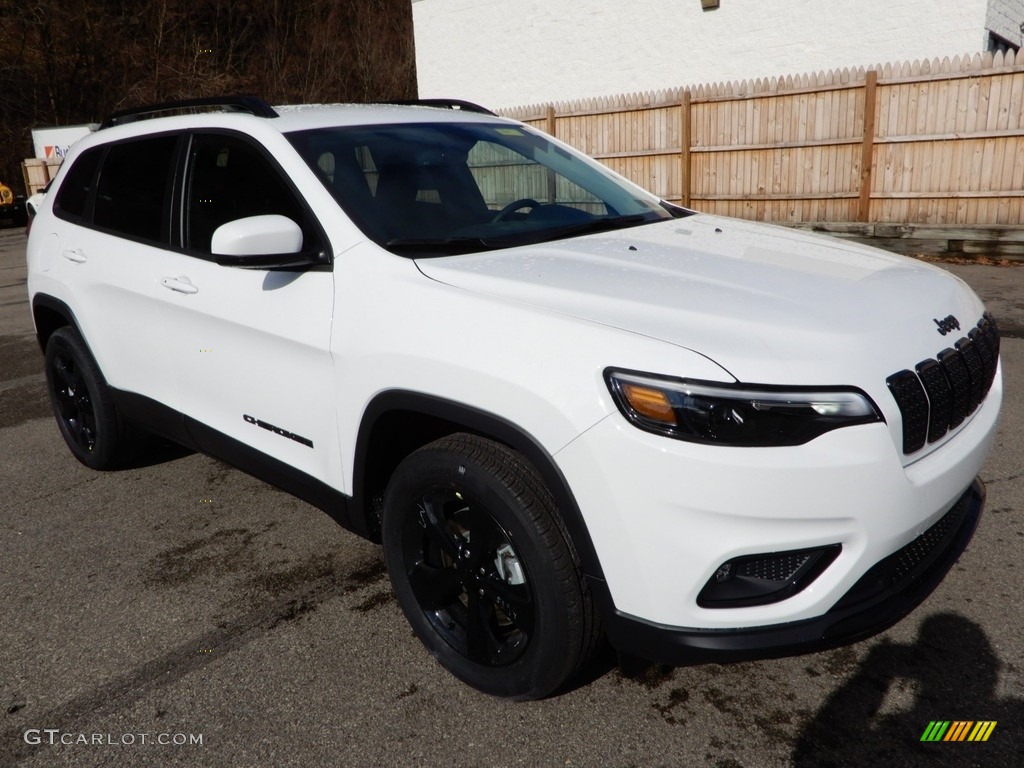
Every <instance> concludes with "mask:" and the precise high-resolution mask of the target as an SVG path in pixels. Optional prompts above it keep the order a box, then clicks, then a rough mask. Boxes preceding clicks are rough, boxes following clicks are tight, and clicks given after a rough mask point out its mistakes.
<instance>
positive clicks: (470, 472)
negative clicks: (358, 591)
mask: <svg viewBox="0 0 1024 768" xmlns="http://www.w3.org/2000/svg"><path fill="white" fill-rule="evenodd" d="M382 534H383V543H384V556H385V559H386V561H387V566H388V572H389V574H390V576H391V582H392V585H393V587H394V590H395V595H396V597H397V598H398V602H399V605H400V606H401V608H402V611H403V612H404V613H405V616H406V618H407V619H408V620H409V623H410V624H411V625H412V628H413V630H414V631H415V633H416V635H417V636H418V637H419V639H420V640H421V641H422V642H423V644H424V645H425V646H426V647H427V649H428V650H429V651H430V652H431V654H433V655H434V657H435V658H437V660H438V661H439V662H440V663H441V664H442V665H443V666H444V667H446V668H447V669H448V670H449V671H450V672H452V673H453V674H454V675H455V676H456V677H458V678H460V679H461V680H463V681H465V682H466V683H468V684H470V685H472V686H473V687H475V688H477V689H478V690H481V691H484V692H485V693H490V694H494V695H496V696H505V697H509V698H514V699H536V698H541V697H543V696H547V695H549V694H550V693H552V692H553V691H555V690H556V689H557V688H559V687H560V686H562V685H563V684H564V683H565V682H566V681H567V680H569V679H570V678H571V677H572V676H573V675H574V674H575V673H576V672H577V671H578V670H579V669H580V668H581V667H582V666H583V665H584V664H585V663H586V662H587V661H588V660H589V659H590V657H591V655H592V653H593V651H594V649H595V648H596V646H597V642H598V639H599V637H600V627H599V626H598V621H597V619H596V614H595V611H594V608H593V604H592V597H591V594H590V591H589V589H588V588H587V586H586V582H585V581H584V579H583V574H582V570H581V567H580V563H579V558H578V556H577V554H576V552H575V550H574V548H573V546H572V542H571V539H570V538H569V536H568V534H567V532H566V529H565V526H564V524H563V523H562V521H561V518H560V517H559V515H558V510H557V508H556V507H555V504H554V502H553V499H552V497H551V494H550V493H549V492H548V490H547V488H546V487H545V486H544V484H543V482H542V481H541V480H540V478H539V476H538V475H537V472H536V470H535V469H534V468H533V467H532V465H530V464H529V462H527V461H526V459H525V458H524V457H522V456H521V455H520V454H517V453H516V452H514V451H512V450H511V449H509V448H507V447H506V446H504V445H501V444H499V443H496V442H493V441H491V440H487V439H485V438H482V437H477V436H473V435H467V434H456V435H452V436H450V437H446V438H442V439H440V440H437V441H436V442H434V443H431V444H430V445H427V446H425V447H423V448H421V449H419V450H418V451H415V452H414V453H412V454H411V455H409V456H408V457H406V459H405V460H404V461H403V462H402V463H401V464H400V465H399V467H398V469H397V470H395V473H394V475H393V476H392V479H391V483H390V484H389V486H388V490H387V493H386V495H385V501H384V511H383V526H382Z"/></svg>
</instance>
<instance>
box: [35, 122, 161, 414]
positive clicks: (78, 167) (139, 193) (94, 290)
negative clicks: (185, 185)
mask: <svg viewBox="0 0 1024 768" xmlns="http://www.w3.org/2000/svg"><path fill="white" fill-rule="evenodd" d="M178 142H179V137H178V136H177V135H174V134H165V135H160V136H149V137H146V138H141V139H131V140H127V141H122V142H119V143H115V144H111V145H105V146H102V147H96V148H94V149H91V150H89V151H87V152H85V153H84V154H82V155H81V156H79V157H78V158H77V159H76V160H75V161H74V165H73V166H72V167H71V168H69V169H68V175H67V178H65V179H64V180H63V181H62V183H61V186H60V188H59V189H58V191H57V198H56V201H55V205H54V212H55V214H56V215H57V216H58V217H59V218H60V219H63V220H64V221H66V222H68V224H69V225H70V226H61V227H59V228H57V229H56V231H55V232H54V233H52V235H51V236H52V237H54V238H58V239H59V240H60V243H59V247H58V249H57V250H58V252H59V254H60V255H59V256H58V257H57V258H56V259H54V260H53V262H52V263H50V264H48V265H47V266H46V269H52V270H53V271H54V272H55V273H56V274H57V276H58V279H61V273H64V274H65V275H66V276H65V277H64V278H63V280H62V281H63V282H66V283H68V284H70V285H73V286H74V293H73V295H71V296H68V297H66V301H67V303H68V304H69V306H71V308H72V311H73V312H74V313H75V317H76V320H77V321H78V323H79V327H80V329H81V331H82V333H83V335H84V337H85V341H86V343H87V344H88V345H89V347H90V349H91V350H92V353H93V356H94V357H95V358H96V360H97V362H98V363H99V365H100V370H102V371H103V375H104V377H105V378H106V380H107V383H108V384H110V385H111V386H112V387H114V388H115V389H118V390H121V391H123V392H131V393H137V394H141V395H145V396H146V397H148V398H151V399H153V400H156V401H157V402H159V403H162V404H164V405H173V403H174V402H175V401H176V399H177V398H176V394H175V387H174V379H173V377H172V376H171V368H170V364H169V360H168V357H167V353H166V349H165V348H164V347H163V339H164V336H165V326H164V318H163V315H162V304H163V302H164V301H165V299H166V298H168V296H167V291H166V290H164V289H163V288H161V286H160V283H159V280H158V275H159V270H160V265H161V262H162V260H163V259H164V258H165V257H166V255H167V243H168V238H169V232H170V213H169V211H170V208H169V201H170V197H171V190H172V188H173V186H174V176H175V168H176V164H177V155H178V147H179V144H178Z"/></svg>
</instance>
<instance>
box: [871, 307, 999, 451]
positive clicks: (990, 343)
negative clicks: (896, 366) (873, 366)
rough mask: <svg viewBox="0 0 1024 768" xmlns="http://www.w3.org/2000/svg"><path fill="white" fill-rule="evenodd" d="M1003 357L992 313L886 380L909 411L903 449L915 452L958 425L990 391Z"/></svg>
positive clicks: (903, 412) (902, 411)
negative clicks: (931, 356) (949, 345)
mask: <svg viewBox="0 0 1024 768" xmlns="http://www.w3.org/2000/svg"><path fill="white" fill-rule="evenodd" d="M998 363H999V327H998V326H997V325H996V320H995V318H994V317H992V315H991V313H989V312H986V313H985V316H984V317H982V319H981V320H980V321H979V322H978V324H977V326H975V327H974V328H972V329H971V331H970V332H969V333H968V334H967V336H965V337H964V338H962V339H959V340H958V341H957V342H956V344H954V345H953V348H949V349H944V350H943V351H942V352H940V353H939V354H938V355H937V357H936V358H935V359H930V360H922V361H921V362H920V363H918V364H917V365H916V366H915V367H914V370H913V371H911V370H902V371H898V372H896V373H894V374H893V375H892V376H890V377H889V378H888V379H886V380H885V383H886V384H887V385H888V386H889V391H890V392H892V395H893V397H894V398H895V399H896V405H897V406H898V407H899V409H900V415H901V416H902V417H903V453H905V454H911V453H916V452H917V451H919V450H921V449H922V448H924V446H925V444H926V443H934V442H936V441H938V440H939V439H941V438H942V437H943V436H944V435H945V434H946V433H947V432H949V431H950V430H952V429H956V428H957V427H959V426H960V424H962V423H963V421H964V419H966V418H967V417H968V416H970V415H971V414H972V413H974V411H975V410H977V408H978V406H979V405H981V403H982V402H983V401H984V399H985V396H986V395H988V391H989V389H990V388H991V387H992V382H993V381H994V380H995V376H996V366H997V365H998Z"/></svg>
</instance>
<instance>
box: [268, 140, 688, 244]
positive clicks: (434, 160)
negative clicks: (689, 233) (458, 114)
mask: <svg viewBox="0 0 1024 768" xmlns="http://www.w3.org/2000/svg"><path fill="white" fill-rule="evenodd" d="M288 139H289V140H290V141H291V143H292V144H293V146H295V148H296V149H297V150H298V151H299V153H300V154H301V155H302V157H303V158H304V159H305V161H306V162H307V163H308V164H309V166H310V167H311V168H312V169H313V170H314V172H316V174H317V175H318V176H319V177H320V179H321V180H322V181H323V183H324V186H326V187H327V189H328V190H329V191H330V192H331V194H332V195H333V196H334V198H335V199H336V200H337V201H338V203H340V204H341V207H342V208H344V210H345V211H346V212H347V213H348V214H349V216H350V217H351V218H352V220H353V221H354V222H355V223H356V224H357V225H358V226H359V227H360V228H361V229H362V230H363V231H364V232H365V233H366V235H367V236H368V237H370V238H371V239H372V240H374V241H375V242H377V243H378V244H379V245H382V246H383V247H385V248H387V249H388V250H390V251H392V252H394V253H398V254H402V255H409V256H416V257H422V256H431V255H438V256H440V255H449V254H453V253H467V252H473V251H482V250H488V249H494V248H508V247H511V246H515V245H524V244H527V243H537V242H544V241H546V240H555V239H559V238H563V237H571V236H574V235H580V234H586V233H588V232H599V231H606V230H609V229H617V228H620V227H629V226H637V225H641V224H645V223H649V222H654V221H662V220H664V219H669V218H672V217H673V216H678V215H682V214H684V213H686V211H684V210H683V209H679V208H675V207H674V206H667V205H665V204H662V203H661V202H660V201H659V200H658V199H657V198H656V197H653V196H652V195H649V194H647V193H646V192H642V191H640V190H639V189H637V188H636V187H633V186H631V185H628V184H625V183H623V182H622V181H621V180H620V179H618V178H617V177H616V176H615V175H614V174H612V173H611V172H610V171H608V170H607V169H606V168H604V166H602V165H600V164H598V163H597V162H595V161H593V160H590V159H589V158H587V157H584V156H583V155H580V154H577V153H575V152H570V151H567V150H566V149H564V148H563V147H561V146H557V145H555V144H553V143H552V142H551V141H549V140H548V139H547V138H546V137H545V136H544V135H543V134H540V133H537V132H535V131H532V130H530V129H528V128H526V127H525V126H519V125H514V124H505V125H502V124H493V123H458V124H455V123H432V124H422V123H417V124H398V125H378V126H360V127H338V128H324V129H317V130H310V131H302V132H296V133H292V134H289V135H288Z"/></svg>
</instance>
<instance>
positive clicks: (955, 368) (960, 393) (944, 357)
mask: <svg viewBox="0 0 1024 768" xmlns="http://www.w3.org/2000/svg"><path fill="white" fill-rule="evenodd" d="M939 364H940V365H941V366H942V370H943V372H944V373H945V374H946V378H947V379H948V380H949V383H950V386H951V387H952V388H953V411H952V414H951V415H950V418H949V428H950V429H956V428H957V427H959V426H960V425H961V424H963V421H964V419H966V418H967V414H968V413H970V411H969V410H968V408H969V407H970V402H971V376H970V374H969V373H967V363H965V362H964V359H963V358H962V357H960V355H959V354H958V353H957V352H956V350H953V349H946V350H943V351H942V352H940V353H939Z"/></svg>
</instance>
